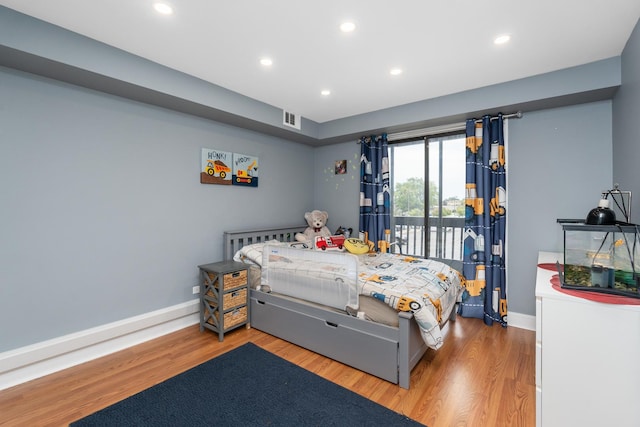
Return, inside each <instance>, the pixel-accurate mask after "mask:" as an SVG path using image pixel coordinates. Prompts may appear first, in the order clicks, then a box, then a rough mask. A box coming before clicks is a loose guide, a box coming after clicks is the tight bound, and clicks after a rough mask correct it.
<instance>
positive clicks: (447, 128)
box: [358, 111, 522, 144]
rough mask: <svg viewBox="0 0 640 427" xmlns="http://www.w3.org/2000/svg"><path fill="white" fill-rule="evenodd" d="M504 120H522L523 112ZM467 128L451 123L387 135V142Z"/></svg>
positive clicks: (512, 114)
mask: <svg viewBox="0 0 640 427" xmlns="http://www.w3.org/2000/svg"><path fill="white" fill-rule="evenodd" d="M497 118H498V116H492V117H491V120H496V119H497ZM502 118H503V119H520V118H522V111H516V112H515V113H509V114H503V115H502ZM476 122H482V119H479V120H476ZM466 126H467V124H466V122H460V123H451V124H449V125H442V126H434V127H430V128H423V129H416V130H409V131H406V132H397V133H391V134H388V135H387V141H389V142H392V141H400V140H403V139H411V138H421V137H424V136H428V135H435V134H438V133H448V132H455V131H459V130H464V129H466ZM358 144H360V141H358Z"/></svg>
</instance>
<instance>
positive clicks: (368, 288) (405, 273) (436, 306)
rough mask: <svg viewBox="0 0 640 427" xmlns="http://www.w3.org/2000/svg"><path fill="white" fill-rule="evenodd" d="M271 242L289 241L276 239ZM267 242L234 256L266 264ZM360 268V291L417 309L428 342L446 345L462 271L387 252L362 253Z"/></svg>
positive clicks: (401, 307) (398, 307)
mask: <svg viewBox="0 0 640 427" xmlns="http://www.w3.org/2000/svg"><path fill="white" fill-rule="evenodd" d="M268 243H269V244H270V245H282V246H286V245H287V244H286V243H280V242H276V241H272V242H268ZM264 246H265V244H255V245H250V246H245V247H244V248H242V249H241V250H240V251H238V253H237V254H236V255H235V257H234V259H235V260H236V261H242V262H253V263H255V264H257V265H262V252H263V249H264ZM357 271H358V273H357V274H358V280H357V282H358V284H357V286H358V289H357V292H358V293H359V294H360V295H369V296H372V297H374V298H377V299H379V300H381V301H384V302H385V303H386V304H387V305H389V306H391V307H393V308H394V309H396V310H398V311H408V312H411V313H413V315H414V318H415V320H416V322H417V323H418V325H419V327H420V331H421V334H422V337H423V339H424V341H425V343H426V344H427V345H428V346H429V347H431V348H433V349H438V348H440V347H441V346H442V343H443V336H442V332H441V329H440V325H441V324H442V323H443V321H444V320H446V319H447V318H448V316H449V314H450V313H451V311H452V310H453V309H454V307H455V303H456V301H457V300H458V297H459V295H460V293H461V291H462V285H463V279H462V275H461V274H460V273H459V272H458V271H456V270H454V269H452V268H451V267H449V266H448V265H446V264H444V263H441V262H438V261H433V260H429V259H421V258H414V257H409V256H406V255H397V254H386V253H383V254H364V255H359V256H358V268H357ZM296 296H297V297H300V295H296ZM307 299H309V298H307Z"/></svg>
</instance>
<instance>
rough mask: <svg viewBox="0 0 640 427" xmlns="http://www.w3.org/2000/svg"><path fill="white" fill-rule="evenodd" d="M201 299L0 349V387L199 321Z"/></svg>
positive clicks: (21, 381)
mask: <svg viewBox="0 0 640 427" xmlns="http://www.w3.org/2000/svg"><path fill="white" fill-rule="evenodd" d="M198 313H199V305H198V300H197V299H194V300H192V301H188V302H185V303H182V304H178V305H174V306H172V307H167V308H163V309H160V310H156V311H152V312H150V313H145V314H142V315H140V316H135V317H131V318H128V319H124V320H121V321H117V322H113V323H109V324H106V325H102V326H98V327H95V328H91V329H87V330H84V331H80V332H76V333H73V334H69V335H65V336H62V337H58V338H54V339H51V340H47V341H43V342H40V343H36V344H32V345H29V346H26V347H21V348H18V349H15V350H10V351H6V352H4V353H0V390H3V389H6V388H9V387H13V386H15V385H18V384H22V383H24V382H27V381H30V380H33V379H35V378H39V377H42V376H45V375H48V374H51V373H54V372H57V371H60V370H62V369H66V368H70V367H72V366H75V365H79V364H81V363H84V362H88V361H90V360H93V359H97V358H99V357H102V356H106V355H108V354H111V353H115V352H116V351H120V350H123V349H125V348H128V347H131V346H134V345H136V344H140V343H143V342H145V341H149V340H152V339H154V338H158V337H160V336H162V335H166V334H169V333H171V332H175V331H177V330H180V329H182V328H186V327H187V326H191V325H194V324H197V323H198V322H199V314H198Z"/></svg>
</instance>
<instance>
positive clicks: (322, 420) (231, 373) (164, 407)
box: [71, 343, 422, 427]
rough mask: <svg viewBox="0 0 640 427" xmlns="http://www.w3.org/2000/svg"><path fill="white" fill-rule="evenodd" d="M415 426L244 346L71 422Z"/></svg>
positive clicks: (395, 414) (131, 424) (77, 426)
mask: <svg viewBox="0 0 640 427" xmlns="http://www.w3.org/2000/svg"><path fill="white" fill-rule="evenodd" d="M294 425H295V426H420V425H422V424H419V423H417V422H415V421H413V420H411V419H409V418H407V417H405V416H403V415H400V414H398V413H396V412H393V411H391V410H389V409H387V408H385V407H384V406H381V405H379V404H377V403H375V402H373V401H371V400H368V399H366V398H364V397H362V396H360V395H358V394H356V393H353V392H351V391H349V390H347V389H346V388H344V387H341V386H339V385H337V384H334V383H332V382H330V381H328V380H325V379H324V378H322V377H320V376H318V375H316V374H314V373H312V372H309V371H307V370H305V369H303V368H300V367H298V366H296V365H294V364H293V363H290V362H288V361H286V360H284V359H282V358H280V357H278V356H276V355H274V354H271V353H269V352H268V351H265V350H263V349H261V348H260V347H258V346H256V345H255V344H252V343H247V344H245V345H243V346H242V347H238V348H236V349H234V350H232V351H230V352H228V353H225V354H223V355H221V356H219V357H216V358H215V359H212V360H209V361H208V362H205V363H203V364H201V365H199V366H196V367H195V368H193V369H190V370H189V371H187V372H184V373H182V374H180V375H177V376H175V377H173V378H170V379H168V380H166V381H164V382H162V383H160V384H158V385H156V386H153V387H151V388H149V389H147V390H144V391H142V392H140V393H138V394H136V395H134V396H131V397H129V398H127V399H125V400H123V401H121V402H118V403H116V404H114V405H112V406H109V407H108V408H105V409H103V410H101V411H98V412H96V413H94V414H92V415H89V416H88V417H86V418H83V419H81V420H79V421H77V422H75V423H72V424H71V426H73V427H79V426H119V427H121V426H294Z"/></svg>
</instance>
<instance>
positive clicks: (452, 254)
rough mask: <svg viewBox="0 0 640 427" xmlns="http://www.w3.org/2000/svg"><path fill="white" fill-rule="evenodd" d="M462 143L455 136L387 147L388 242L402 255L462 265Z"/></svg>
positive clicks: (426, 138)
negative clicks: (390, 208) (390, 213)
mask: <svg viewBox="0 0 640 427" xmlns="http://www.w3.org/2000/svg"><path fill="white" fill-rule="evenodd" d="M465 141H466V138H465V135H464V133H460V132H456V133H454V134H443V135H434V136H429V137H424V138H420V139H414V140H405V141H399V142H392V143H391V144H390V145H389V151H390V154H389V155H390V161H391V188H392V189H393V191H392V215H391V224H392V233H393V237H392V241H395V242H396V243H397V245H398V247H399V249H400V251H401V252H402V253H403V254H407V255H414V256H419V257H428V258H434V259H438V260H441V261H444V262H448V263H449V264H452V265H455V264H456V262H459V264H458V265H459V266H461V263H462V238H463V235H462V233H463V230H464V216H465V200H464V196H465ZM425 177H426V178H425ZM427 230H428V232H427ZM396 251H397V250H396Z"/></svg>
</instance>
